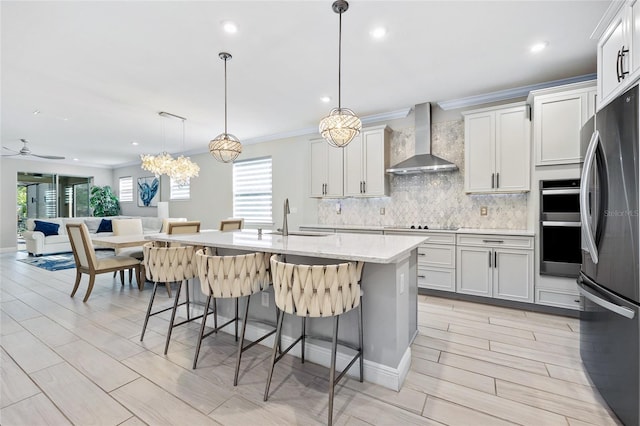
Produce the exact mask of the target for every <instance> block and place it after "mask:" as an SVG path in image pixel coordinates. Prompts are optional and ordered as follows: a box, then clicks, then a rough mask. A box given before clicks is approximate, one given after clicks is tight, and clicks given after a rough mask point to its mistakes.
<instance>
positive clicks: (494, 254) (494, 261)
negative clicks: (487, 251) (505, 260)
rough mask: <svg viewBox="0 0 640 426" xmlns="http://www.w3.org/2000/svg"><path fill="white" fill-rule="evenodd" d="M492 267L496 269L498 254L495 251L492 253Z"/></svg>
mask: <svg viewBox="0 0 640 426" xmlns="http://www.w3.org/2000/svg"><path fill="white" fill-rule="evenodd" d="M493 267H494V268H497V267H498V252H497V251H494V252H493Z"/></svg>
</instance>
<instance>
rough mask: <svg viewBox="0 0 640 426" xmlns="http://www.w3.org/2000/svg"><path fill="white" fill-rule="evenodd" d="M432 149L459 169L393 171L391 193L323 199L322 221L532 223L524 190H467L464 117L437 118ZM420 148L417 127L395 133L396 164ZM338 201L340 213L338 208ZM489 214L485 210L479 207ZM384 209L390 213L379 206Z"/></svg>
mask: <svg viewBox="0 0 640 426" xmlns="http://www.w3.org/2000/svg"><path fill="white" fill-rule="evenodd" d="M431 132H432V134H431V139H432V146H431V152H432V153H433V154H435V155H437V156H439V157H442V158H444V159H446V160H448V161H451V162H452V163H454V164H456V165H457V166H458V168H459V170H458V171H456V172H440V173H423V174H416V175H407V176H390V177H389V179H391V180H390V196H388V197H381V198H343V199H324V200H320V201H319V202H318V221H319V223H320V224H324V225H383V226H406V225H412V224H415V225H428V226H429V227H432V228H441V227H452V226H455V227H466V228H489V229H491V228H501V229H525V228H526V227H527V198H528V195H527V194H526V193H525V194H497V195H467V194H465V192H464V121H463V120H457V121H448V122H443V123H435V124H433V125H432V128H431ZM414 152H415V135H414V129H413V128H406V129H399V130H395V129H394V131H393V132H392V134H391V159H390V163H391V165H394V164H397V163H399V162H400V161H402V160H404V159H406V158H409V157H410V156H412V155H413V153H414ZM336 203H340V205H341V214H336ZM482 206H486V207H487V215H486V216H481V215H480V207H482ZM381 209H384V212H385V214H384V215H381V214H380V211H381Z"/></svg>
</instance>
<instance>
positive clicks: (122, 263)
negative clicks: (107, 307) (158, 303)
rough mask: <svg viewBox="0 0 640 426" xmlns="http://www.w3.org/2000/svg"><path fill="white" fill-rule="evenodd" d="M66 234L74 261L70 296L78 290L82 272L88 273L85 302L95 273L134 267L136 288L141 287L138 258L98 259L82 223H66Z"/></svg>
mask: <svg viewBox="0 0 640 426" xmlns="http://www.w3.org/2000/svg"><path fill="white" fill-rule="evenodd" d="M67 234H69V241H70V243H71V249H72V250H73V258H74V260H75V262H76V282H75V284H74V286H73V290H72V291H71V297H73V296H75V294H76V291H78V287H79V285H80V279H81V277H82V274H87V275H89V287H88V288H87V293H86V294H85V296H84V299H83V302H86V301H87V300H89V296H90V295H91V291H92V290H93V285H94V283H95V278H96V275H97V274H103V273H106V272H112V271H113V272H117V271H124V270H126V269H134V270H135V271H136V279H138V288H139V289H142V283H141V282H140V281H139V276H140V273H139V271H140V261H139V260H138V259H134V258H133V257H129V256H112V257H107V258H103V259H98V258H97V257H96V251H95V249H94V247H93V243H92V241H91V238H90V236H89V230H88V229H87V225H85V224H84V223H68V224H67Z"/></svg>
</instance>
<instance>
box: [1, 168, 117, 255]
mask: <svg viewBox="0 0 640 426" xmlns="http://www.w3.org/2000/svg"><path fill="white" fill-rule="evenodd" d="M0 169H1V170H0V177H1V178H2V181H1V183H0V187H1V188H2V194H1V195H0V249H1V250H8V249H11V250H15V248H16V233H17V220H16V219H17V217H16V192H17V184H18V180H17V177H18V172H28V173H50V174H59V175H65V176H82V177H93V178H94V179H93V183H94V185H99V186H104V185H112V183H113V171H112V170H111V169H108V168H98V167H82V166H75V165H73V164H67V163H59V162H56V161H32V160H16V159H11V158H3V159H2V160H0Z"/></svg>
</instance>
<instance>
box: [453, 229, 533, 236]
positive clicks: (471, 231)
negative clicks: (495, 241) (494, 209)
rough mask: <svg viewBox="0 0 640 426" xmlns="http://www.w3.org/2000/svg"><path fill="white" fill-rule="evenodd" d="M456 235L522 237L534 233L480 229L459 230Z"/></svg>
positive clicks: (517, 230)
mask: <svg viewBox="0 0 640 426" xmlns="http://www.w3.org/2000/svg"><path fill="white" fill-rule="evenodd" d="M456 233H457V234H485V235H519V236H524V237H533V236H535V232H534V231H529V230H526V229H480V228H460V229H458V230H457V231H456Z"/></svg>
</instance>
